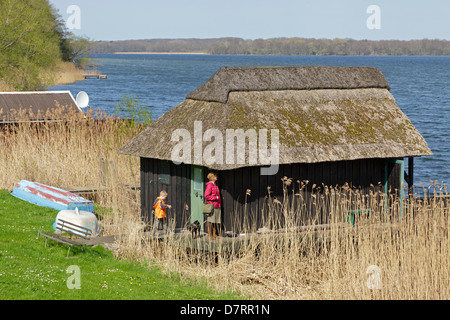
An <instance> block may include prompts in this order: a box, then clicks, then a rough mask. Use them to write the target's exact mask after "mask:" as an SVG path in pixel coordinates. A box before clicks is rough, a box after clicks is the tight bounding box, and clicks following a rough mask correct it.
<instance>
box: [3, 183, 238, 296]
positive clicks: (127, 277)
mask: <svg viewBox="0 0 450 320" xmlns="http://www.w3.org/2000/svg"><path fill="white" fill-rule="evenodd" d="M56 214H57V211H56V210H53V209H48V208H43V207H38V206H35V205H32V204H30V203H28V202H25V201H22V200H20V199H17V198H15V197H13V196H11V195H10V194H9V192H8V191H6V190H0V227H1V230H2V232H1V233H0V300H10V299H12V300H17V299H20V300H28V299H33V300H35V299H45V300H47V299H50V300H53V299H64V300H65V299H69V300H72V299H83V300H85V299H87V300H101V299H108V300H109V299H125V300H128V299H135V300H138V299H146V300H153V299H157V300H166V299H168V300H169V299H173V300H179V299H181V300H184V299H189V300H191V299H202V300H203V299H227V300H228V299H236V297H237V296H236V295H233V294H227V293H220V292H217V291H213V290H210V289H207V287H206V286H205V285H204V284H201V283H194V282H193V281H191V280H189V279H181V278H180V275H179V274H176V273H163V272H161V270H160V269H159V268H158V267H157V266H156V265H154V264H152V263H148V262H145V261H141V262H139V263H136V262H132V261H125V260H122V259H120V258H119V259H116V258H115V257H114V255H113V253H111V252H110V251H108V250H106V249H104V248H103V247H102V246H96V247H93V248H92V247H86V248H84V251H81V249H80V248H77V247H74V248H73V249H72V250H71V253H70V256H69V258H68V259H67V258H66V254H67V246H65V245H62V244H59V243H56V242H52V241H50V240H49V242H48V244H47V248H45V247H44V243H45V238H37V234H38V231H39V230H43V231H44V232H52V231H53V229H52V223H53V221H54V219H55V217H56ZM74 265H75V266H77V267H79V270H80V272H81V277H80V289H71V287H70V284H71V283H73V282H71V280H70V277H71V276H72V274H73V272H70V273H69V272H68V271H70V269H69V267H70V266H74ZM68 269H69V270H68ZM68 281H69V287H68V285H67V283H68Z"/></svg>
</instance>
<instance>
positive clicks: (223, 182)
mask: <svg viewBox="0 0 450 320" xmlns="http://www.w3.org/2000/svg"><path fill="white" fill-rule="evenodd" d="M388 168H389V169H390V170H389V172H388V178H389V181H391V182H390V183H392V185H395V183H396V181H398V178H397V176H398V175H399V172H398V167H396V166H392V167H388ZM385 170H386V161H385V159H364V160H354V161H338V162H324V163H315V164H290V165H281V166H280V167H279V171H278V173H277V174H276V175H272V176H262V175H261V174H260V168H259V167H245V168H239V169H235V170H226V171H219V172H217V173H218V181H217V184H218V186H219V187H220V190H221V195H222V203H223V205H222V217H223V218H222V219H223V220H222V221H223V225H224V226H223V227H224V230H226V231H228V230H233V231H236V232H239V231H241V230H240V229H241V227H242V225H246V226H250V227H251V228H252V229H257V228H259V227H262V226H263V225H264V224H267V219H269V218H268V217H266V216H265V215H264V214H263V212H264V211H267V209H268V207H269V206H271V205H273V203H274V201H273V200H274V199H277V200H278V201H280V202H281V201H283V198H284V191H283V181H282V180H281V179H282V178H283V177H287V178H292V184H291V185H290V186H286V189H285V190H286V194H287V195H288V197H287V198H285V199H288V200H289V201H290V203H292V204H293V207H292V209H294V210H296V209H298V208H297V207H296V206H299V205H300V202H299V201H298V199H299V198H296V196H295V193H298V190H299V188H300V185H301V182H303V181H306V180H308V181H309V183H308V184H307V187H306V188H305V189H303V195H304V198H308V197H309V196H310V194H311V192H312V187H313V185H314V184H316V186H317V187H321V188H323V185H326V186H337V185H338V186H343V185H344V184H345V183H346V182H347V183H348V184H349V187H350V188H357V189H358V190H359V191H360V192H361V193H363V194H365V193H369V192H370V191H372V192H373V191H375V192H376V191H384V183H385V180H386V171H385ZM208 172H209V169H208V168H205V169H204V175H205V178H204V181H205V182H206V181H207V180H206V175H207V174H208ZM190 178H191V167H190V165H185V164H181V165H175V164H173V163H172V162H171V161H162V160H156V159H146V158H141V204H142V217H143V220H144V221H146V222H151V221H153V217H152V210H153V208H152V204H153V202H154V200H155V199H156V197H157V196H158V195H159V191H160V190H162V189H165V190H167V192H168V193H169V196H168V199H167V203H169V204H171V205H172V206H173V208H172V209H171V210H169V211H168V213H169V218H175V220H176V227H183V226H185V224H186V222H187V221H189V219H190V208H189V210H186V205H188V206H189V207H190V192H191V189H190V188H191V184H190ZM298 181H299V182H300V184H299V183H298ZM167 182H168V183H167ZM268 187H270V197H271V199H270V200H271V201H268ZM247 190H250V195H246V191H247ZM293 198H294V199H293ZM307 206H308V204H305V205H304V207H305V208H307ZM280 214H281V213H280ZM302 214H303V215H304V217H302V219H304V220H305V223H307V221H309V220H310V219H311V216H315V217H321V216H323V217H322V218H320V219H321V220H320V221H318V223H326V222H327V221H326V218H325V217H324V216H326V215H325V214H324V213H323V212H311V210H309V211H308V210H306V211H305V210H303V211H302ZM170 215H171V216H170ZM280 221H282V220H280ZM281 223H282V222H281ZM280 227H282V226H280Z"/></svg>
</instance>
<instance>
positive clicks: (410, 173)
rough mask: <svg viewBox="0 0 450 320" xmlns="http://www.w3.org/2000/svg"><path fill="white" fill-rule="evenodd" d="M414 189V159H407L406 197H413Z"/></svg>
mask: <svg viewBox="0 0 450 320" xmlns="http://www.w3.org/2000/svg"><path fill="white" fill-rule="evenodd" d="M413 187H414V158H413V157H409V158H408V195H409V196H412V195H413V192H414V190H413Z"/></svg>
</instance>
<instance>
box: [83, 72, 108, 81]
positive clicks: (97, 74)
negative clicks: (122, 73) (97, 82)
mask: <svg viewBox="0 0 450 320" xmlns="http://www.w3.org/2000/svg"><path fill="white" fill-rule="evenodd" d="M82 76H83V77H84V79H89V78H95V79H107V78H108V76H107V75H106V74H101V73H100V72H98V71H92V72H91V71H85V72H83V73H82Z"/></svg>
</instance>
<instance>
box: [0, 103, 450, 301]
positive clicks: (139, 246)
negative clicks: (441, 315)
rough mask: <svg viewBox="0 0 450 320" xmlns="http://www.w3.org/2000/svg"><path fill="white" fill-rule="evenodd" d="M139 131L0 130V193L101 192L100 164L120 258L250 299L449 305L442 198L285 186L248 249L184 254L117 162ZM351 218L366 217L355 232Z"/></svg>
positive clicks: (89, 126) (106, 217)
mask: <svg viewBox="0 0 450 320" xmlns="http://www.w3.org/2000/svg"><path fill="white" fill-rule="evenodd" d="M96 119H101V121H99V120H96ZM24 120H26V119H24ZM53 120H60V116H59V115H58V114H55V115H54V116H53ZM139 130H140V128H135V127H129V126H124V125H123V122H122V121H118V119H116V118H114V117H110V116H106V115H104V114H101V113H98V112H97V113H95V112H94V111H92V110H91V111H89V112H88V113H87V114H86V115H85V116H84V115H76V114H72V115H71V116H70V118H67V119H64V121H53V122H46V123H43V124H34V123H30V122H21V123H18V124H16V125H9V126H3V127H2V129H1V131H0V143H1V151H2V152H0V188H5V189H10V190H11V189H12V188H13V187H14V185H15V183H17V182H18V181H20V180H22V179H27V180H33V181H39V182H42V183H46V184H50V185H53V186H58V187H63V188H64V187H70V186H83V187H86V186H100V185H101V184H102V183H103V182H102V177H101V176H100V174H99V158H100V157H102V158H104V159H106V160H107V161H112V162H113V163H114V166H115V170H113V171H112V174H111V176H110V177H109V180H108V181H109V183H108V188H106V189H105V191H103V192H101V193H100V194H99V195H98V199H97V200H96V203H97V204H99V205H101V206H103V207H104V209H102V212H101V216H102V221H101V222H102V229H103V232H104V233H105V234H115V235H118V236H119V237H118V240H117V243H116V245H117V249H116V250H115V251H114V252H115V254H116V255H117V256H121V257H122V258H127V259H134V260H142V261H149V262H151V263H156V264H158V265H159V266H160V267H161V269H162V270H167V272H177V273H179V274H181V275H182V277H181V278H190V279H198V281H201V282H202V283H203V282H205V281H206V283H207V284H208V285H210V286H211V287H214V288H217V289H219V290H233V291H235V292H240V293H242V294H245V295H248V296H249V297H251V298H254V299H449V298H450V285H449V284H450V276H449V270H450V249H449V248H450V241H449V233H448V229H449V203H448V193H447V189H446V188H435V193H434V194H432V195H431V196H432V197H430V195H429V194H428V195H427V194H426V196H425V197H424V198H422V199H420V200H418V199H417V198H405V199H402V200H401V201H400V199H399V198H398V197H395V196H394V195H392V194H384V193H383V192H381V191H380V190H382V188H378V187H377V186H374V187H373V188H372V190H371V191H370V192H369V193H364V192H362V191H361V190H358V189H353V188H349V187H348V186H347V185H345V186H342V187H339V186H325V185H321V186H317V185H313V186H310V184H309V183H308V182H307V181H301V179H299V180H296V179H298V177H292V178H291V177H285V178H283V179H282V180H283V181H280V183H281V184H283V191H284V198H283V199H275V198H273V197H272V196H271V192H270V188H268V193H267V197H266V199H265V203H264V207H263V211H262V212H253V211H250V209H248V208H245V211H246V214H248V215H254V217H252V218H251V219H248V220H247V225H245V226H244V230H243V231H242V233H245V234H247V236H245V237H239V238H237V239H240V240H243V239H245V241H242V242H241V247H240V249H239V250H238V249H232V250H231V252H226V251H222V252H219V254H218V255H217V256H215V255H214V254H206V253H205V252H201V251H195V250H188V249H187V248H186V247H184V246H182V245H180V242H179V241H178V240H177V237H168V238H167V240H165V241H154V240H152V239H151V238H149V237H148V233H147V232H145V231H146V229H145V225H144V224H143V223H142V221H141V217H140V200H139V192H138V191H133V190H131V189H130V188H127V187H126V185H127V184H138V183H139V181H140V177H139V174H140V171H139V159H137V158H135V157H129V156H124V155H119V154H118V153H117V151H118V149H119V148H120V146H122V145H123V144H124V143H126V142H127V141H128V140H129V139H130V138H132V137H133V136H134V135H136V134H137V132H138V131H139ZM438 189H439V190H441V191H440V192H436V190H438ZM250 194H251V190H247V191H246V194H243V195H242V197H244V198H245V199H246V197H248V196H249V195H250ZM350 211H353V212H357V213H359V214H355V221H354V225H352V223H351V220H349V212H350ZM225 214H227V213H225ZM256 216H257V217H256ZM256 218H258V219H256ZM254 221H262V222H263V225H264V226H265V228H263V229H260V233H257V234H256V233H254V232H255V231H256V230H257V226H255V225H254ZM349 222H350V223H349ZM171 228H172V229H173V228H174V226H173V225H172V227H171ZM250 233H253V236H248V234H250ZM198 241H203V240H201V239H200V240H198ZM214 241H215V242H217V243H221V242H222V243H223V242H225V241H226V239H225V238H222V239H219V240H214Z"/></svg>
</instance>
